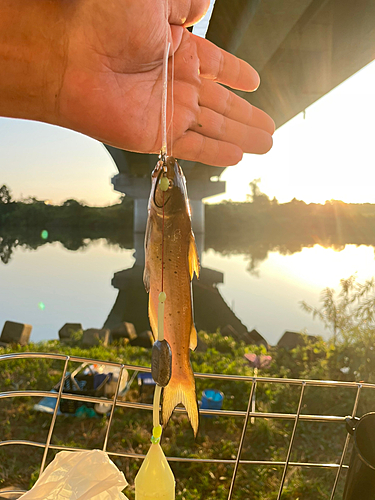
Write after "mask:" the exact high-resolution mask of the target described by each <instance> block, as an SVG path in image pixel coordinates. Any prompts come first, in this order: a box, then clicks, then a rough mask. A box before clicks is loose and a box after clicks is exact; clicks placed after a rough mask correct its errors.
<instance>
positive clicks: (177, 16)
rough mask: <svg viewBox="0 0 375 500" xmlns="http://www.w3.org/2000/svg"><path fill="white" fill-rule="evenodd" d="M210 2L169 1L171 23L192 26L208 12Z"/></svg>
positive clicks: (200, 0) (192, 0)
mask: <svg viewBox="0 0 375 500" xmlns="http://www.w3.org/2000/svg"><path fill="white" fill-rule="evenodd" d="M209 6H210V0H169V23H170V24H177V25H178V26H185V27H187V26H192V25H193V24H195V23H197V22H198V21H199V20H200V19H202V17H203V16H204V15H205V13H206V12H207V10H208V7H209Z"/></svg>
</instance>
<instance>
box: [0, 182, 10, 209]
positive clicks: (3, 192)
mask: <svg viewBox="0 0 375 500" xmlns="http://www.w3.org/2000/svg"><path fill="white" fill-rule="evenodd" d="M11 202H12V196H11V194H10V189H9V188H8V186H6V185H5V184H3V185H2V186H1V187H0V203H1V204H4V205H5V204H6V203H11Z"/></svg>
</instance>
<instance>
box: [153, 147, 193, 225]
mask: <svg viewBox="0 0 375 500" xmlns="http://www.w3.org/2000/svg"><path fill="white" fill-rule="evenodd" d="M162 179H167V181H165V180H164V181H163V180H162ZM151 182H152V187H151V193H150V201H149V209H153V210H155V211H156V212H157V213H159V214H161V213H164V216H165V217H169V216H171V215H173V214H175V213H176V212H179V211H186V212H187V213H188V214H189V217H190V216H191V212H190V205H189V199H188V196H187V189H186V180H185V176H184V173H183V171H182V168H181V167H180V165H179V164H178V162H177V160H176V159H175V158H174V157H173V156H168V157H167V158H166V159H165V160H164V161H163V160H159V161H158V163H157V164H156V166H155V168H154V170H153V172H152V176H151ZM163 183H164V185H167V186H168V187H167V189H166V190H165V191H163V189H162V185H163ZM166 183H168V184H166Z"/></svg>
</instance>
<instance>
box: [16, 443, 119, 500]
mask: <svg viewBox="0 0 375 500" xmlns="http://www.w3.org/2000/svg"><path fill="white" fill-rule="evenodd" d="M127 484H128V483H127V481H126V479H125V476H124V474H123V473H122V472H120V471H119V470H118V468H117V467H116V465H115V464H114V463H113V462H112V461H111V460H110V459H109V458H108V455H107V454H106V453H105V452H104V451H100V450H91V451H61V452H60V453H58V454H57V455H56V457H55V459H54V460H53V461H52V462H51V463H50V464H49V465H48V467H47V468H46V469H45V471H44V472H43V474H41V476H40V478H39V479H38V481H37V482H36V483H35V484H34V486H33V487H32V489H31V490H30V491H28V492H27V493H25V494H24V495H22V497H21V498H22V500H127V498H126V496H125V495H123V494H122V493H121V491H122V490H123V489H124V488H125V487H126V486H127Z"/></svg>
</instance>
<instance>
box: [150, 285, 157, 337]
mask: <svg viewBox="0 0 375 500" xmlns="http://www.w3.org/2000/svg"><path fill="white" fill-rule="evenodd" d="M148 318H149V320H150V326H151V332H152V335H153V337H154V341H155V340H156V339H157V338H158V314H157V311H155V308H154V306H153V300H152V297H151V295H150V296H149V298H148Z"/></svg>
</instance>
